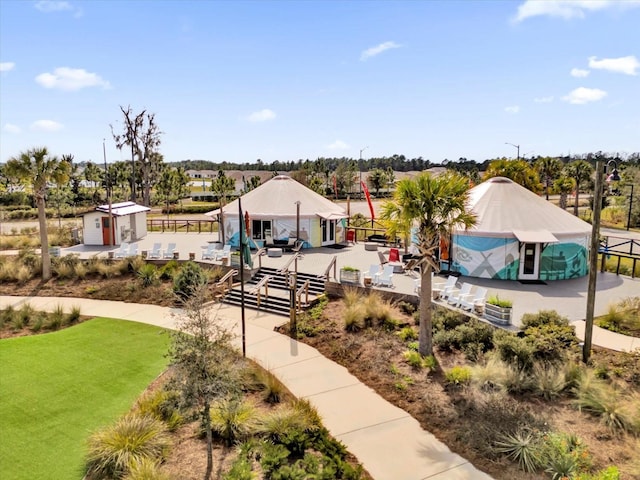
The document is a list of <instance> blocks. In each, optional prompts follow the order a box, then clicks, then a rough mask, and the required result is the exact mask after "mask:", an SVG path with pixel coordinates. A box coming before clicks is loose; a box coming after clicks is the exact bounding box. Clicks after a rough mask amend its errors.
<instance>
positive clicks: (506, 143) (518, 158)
mask: <svg viewBox="0 0 640 480" xmlns="http://www.w3.org/2000/svg"><path fill="white" fill-rule="evenodd" d="M504 144H505V145H511V146H512V147H516V148H517V149H518V157H517V160H520V145H516V144H515V143H509V142H504Z"/></svg>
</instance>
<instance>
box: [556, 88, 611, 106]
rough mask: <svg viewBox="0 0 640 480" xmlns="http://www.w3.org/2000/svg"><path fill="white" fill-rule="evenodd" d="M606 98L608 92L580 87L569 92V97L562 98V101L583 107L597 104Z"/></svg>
mask: <svg viewBox="0 0 640 480" xmlns="http://www.w3.org/2000/svg"><path fill="white" fill-rule="evenodd" d="M606 96H607V92H605V91H604V90H600V89H599V88H585V87H579V88H576V89H575V90H573V91H571V92H569V94H568V95H565V96H564V97H562V100H564V101H565V102H569V103H573V104H575V105H582V104H585V103H589V102H597V101H598V100H602V99H603V98H604V97H606Z"/></svg>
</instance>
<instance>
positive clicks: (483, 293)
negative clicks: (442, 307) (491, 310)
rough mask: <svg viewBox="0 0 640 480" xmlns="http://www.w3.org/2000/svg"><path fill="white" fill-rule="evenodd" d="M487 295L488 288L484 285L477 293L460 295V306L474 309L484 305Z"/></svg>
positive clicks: (465, 308)
mask: <svg viewBox="0 0 640 480" xmlns="http://www.w3.org/2000/svg"><path fill="white" fill-rule="evenodd" d="M486 297H487V289H486V288H484V287H478V288H477V289H476V291H475V293H469V294H467V295H461V296H460V302H459V304H458V306H459V307H460V308H462V309H464V310H473V308H474V307H475V306H476V305H477V306H480V305H482V306H484V302H485V300H486Z"/></svg>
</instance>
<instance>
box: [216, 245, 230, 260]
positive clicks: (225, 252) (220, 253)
mask: <svg viewBox="0 0 640 480" xmlns="http://www.w3.org/2000/svg"><path fill="white" fill-rule="evenodd" d="M224 258H227V259H229V258H231V245H225V246H224V247H222V249H220V250H216V256H215V258H214V260H222V259H224Z"/></svg>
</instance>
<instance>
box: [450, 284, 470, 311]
mask: <svg viewBox="0 0 640 480" xmlns="http://www.w3.org/2000/svg"><path fill="white" fill-rule="evenodd" d="M472 288H473V285H471V284H470V283H467V282H464V283H463V284H462V288H460V290H457V289H454V290H453V291H452V292H451V293H449V295H448V300H447V301H448V302H449V303H450V304H451V305H455V306H456V307H459V306H460V299H461V297H462V296H463V295H469V294H470V293H471V289H472Z"/></svg>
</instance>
